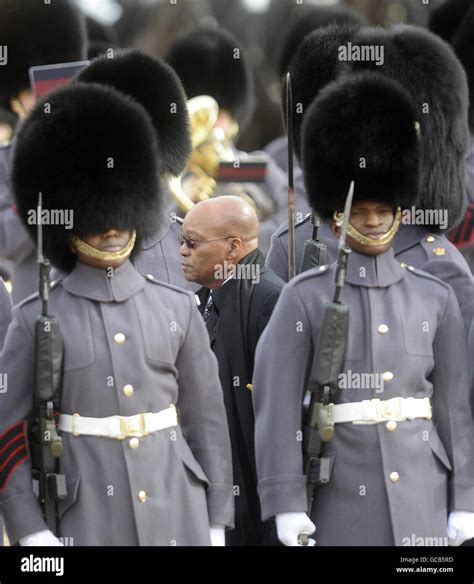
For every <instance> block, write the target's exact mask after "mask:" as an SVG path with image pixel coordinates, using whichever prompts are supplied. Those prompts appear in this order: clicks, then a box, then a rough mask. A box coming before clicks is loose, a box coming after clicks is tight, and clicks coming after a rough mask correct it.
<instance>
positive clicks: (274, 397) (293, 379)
mask: <svg viewBox="0 0 474 584" xmlns="http://www.w3.org/2000/svg"><path fill="white" fill-rule="evenodd" d="M418 116H419V112H418V110H417V108H416V107H414V105H413V102H412V100H411V99H410V96H409V95H408V93H407V92H406V91H405V90H404V89H403V88H402V87H401V86H400V85H398V84H397V83H396V82H394V81H392V80H389V79H387V78H385V77H384V76H382V75H380V74H377V73H372V72H368V73H363V74H360V75H357V76H348V77H347V78H343V79H340V80H337V81H336V82H334V83H332V84H331V85H329V86H328V87H327V88H326V89H325V90H324V92H323V93H321V95H320V96H319V97H318V98H316V99H315V101H314V102H313V104H312V105H311V107H310V108H309V110H308V111H307V114H306V119H305V120H304V123H303V131H302V160H303V171H304V173H305V181H306V185H307V187H308V196H309V197H310V201H311V203H312V206H313V208H314V210H315V211H316V212H317V213H319V214H320V215H321V216H322V217H324V218H326V219H327V220H330V218H331V217H332V222H331V225H332V229H334V231H335V233H336V235H339V234H340V232H341V229H345V220H347V217H344V214H343V213H342V214H341V212H342V211H343V210H344V200H345V195H346V193H347V191H348V190H349V185H350V184H351V181H355V193H354V203H353V207H352V212H351V213H350V218H349V224H348V226H347V244H348V245H349V246H350V248H351V249H352V251H351V252H350V253H349V257H348V263H347V269H344V270H342V269H341V268H342V266H343V264H342V263H338V266H337V275H336V282H337V284H338V289H339V297H338V298H337V297H336V298H335V299H334V301H333V297H334V288H335V284H334V282H335V277H334V270H335V268H336V266H335V265H333V266H331V267H329V266H323V267H320V268H314V269H311V270H308V271H307V272H305V273H303V274H300V275H299V276H297V277H296V278H294V279H293V280H292V281H291V282H290V283H289V284H287V285H286V286H285V288H284V289H283V292H282V294H281V296H280V300H279V302H278V304H277V306H276V307H275V310H274V312H273V315H272V317H271V319H270V321H269V323H268V326H267V328H266V329H265V331H264V333H263V335H262V337H261V339H260V342H259V344H258V347H257V353H256V360H255V362H256V367H255V373H254V381H253V388H254V404H255V412H256V434H255V441H256V456H257V470H258V475H259V493H260V500H261V505H262V513H263V519H267V518H269V517H272V516H276V523H277V530H278V536H279V538H280V540H281V541H282V542H283V543H284V544H285V545H301V543H300V544H299V543H298V542H301V541H302V538H301V537H300V536H301V535H303V536H304V535H305V534H306V535H311V533H312V532H313V531H314V527H315V525H316V527H317V531H316V534H315V539H316V541H317V543H318V544H319V545H322V546H327V545H333V546H336V545H338V546H341V545H342V546H344V545H370V546H393V545H410V542H412V541H413V539H412V538H413V537H418V538H419V537H421V538H430V540H429V541H431V542H433V539H431V538H436V541H437V542H438V545H446V544H447V542H448V537H449V540H450V542H451V543H453V544H455V545H459V544H460V543H461V542H462V541H463V540H465V539H468V538H469V537H472V533H473V532H474V457H473V452H472V444H473V440H472V428H473V425H472V417H471V410H470V401H469V400H470V383H469V374H468V357H467V352H466V343H465V340H464V339H465V336H464V334H463V329H464V323H463V320H462V316H461V312H460V309H459V305H458V302H457V300H456V297H455V295H454V293H453V290H452V289H451V287H450V286H449V285H447V284H446V283H443V282H441V281H440V280H438V279H437V278H434V277H433V276H431V275H428V274H425V273H423V272H421V271H418V270H417V269H415V268H413V267H410V266H409V267H402V266H401V265H400V263H399V262H398V261H397V260H396V259H395V257H394V253H393V249H392V247H391V244H392V240H393V236H394V233H395V231H396V229H397V227H398V223H399V221H400V207H401V206H407V205H411V204H413V202H414V201H416V198H417V195H418V188H419V176H420V158H421V153H422V151H421V149H420V138H419V136H418V132H417V130H416V128H417V124H416V122H417V121H418V120H417V117H418ZM361 152H363V153H364V156H366V157H367V162H368V164H367V167H366V168H364V169H362V168H361V167H360V165H359V157H360V153H361ZM344 273H345V278H344V277H343V276H341V274H342V275H343V274H344ZM341 278H342V279H341ZM344 281H345V285H344V286H343V287H342V285H343V284H344ZM427 289H429V291H430V292H429V294H427V293H426V290H427ZM331 301H333V302H335V303H336V304H337V303H338V305H339V306H340V305H341V303H342V304H343V305H346V306H347V307H348V311H349V321H348V322H349V324H348V330H347V331H341V333H340V334H341V335H342V334H344V335H346V336H345V339H346V346H345V349H344V353H343V359H342V367H341V370H339V371H336V372H335V373H336V374H337V377H336V383H335V384H334V385H331V386H326V385H324V386H322V387H317V390H318V391H320V392H321V393H320V394H319V393H318V394H317V396H318V398H319V399H318V402H319V406H320V409H319V415H318V417H317V419H316V422H317V423H316V428H317V431H319V433H318V434H317V435H318V436H320V444H321V454H320V456H315V460H314V462H315V463H317V462H318V461H319V463H320V466H319V468H318V465H317V464H315V465H314V468H313V467H311V473H310V477H311V478H312V479H313V478H314V474H313V473H317V474H316V478H317V477H319V479H320V480H319V486H317V487H316V491H315V492H314V503H313V505H312V507H311V508H310V509H309V513H310V517H311V520H310V519H309V518H308V516H307V514H306V512H307V511H308V499H307V484H306V477H305V475H304V470H303V469H304V467H303V449H302V438H303V436H304V432H303V427H302V404H303V396H304V394H305V391H306V390H307V389H308V388H309V387H313V386H312V384H310V385H308V383H309V382H310V379H311V381H312V379H313V373H315V374H316V375H315V377H316V376H317V375H318V374H320V373H321V372H320V371H319V370H316V371H315V372H313V371H312V366H313V365H312V364H313V359H315V355H316V354H317V352H319V351H320V350H321V351H322V352H323V353H322V356H323V357H325V358H326V361H327V360H328V359H330V358H331V357H330V355H331V354H330V353H327V352H325V351H326V349H327V347H326V344H325V343H326V341H325V338H324V337H321V336H320V334H321V330H322V323H323V318H324V317H325V312H326V306H327V305H328V304H329V303H330V302H331ZM282 341H283V342H282ZM331 360H332V359H331ZM268 363H272V367H268ZM310 373H311V375H310ZM367 376H368V377H367ZM326 390H330V391H329V393H327V391H326ZM325 404H328V405H325ZM323 459H324V460H323ZM323 462H324V464H323ZM313 522H314V524H313ZM425 541H428V539H426V540H425ZM425 545H428V544H425Z"/></svg>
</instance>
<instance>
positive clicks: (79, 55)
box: [0, 0, 87, 304]
mask: <svg viewBox="0 0 474 584" xmlns="http://www.w3.org/2000/svg"><path fill="white" fill-rule="evenodd" d="M0 42H1V44H2V45H4V46H5V47H7V62H6V64H5V65H3V66H1V67H0V105H1V107H2V108H4V109H6V110H9V111H12V112H14V113H15V114H16V115H17V116H18V117H19V119H20V120H24V119H25V118H26V117H27V115H28V113H29V112H30V110H31V109H32V108H33V106H34V102H35V98H34V95H33V92H32V90H31V88H30V80H29V77H28V69H29V68H30V67H32V66H37V65H52V64H54V63H69V62H74V61H82V60H84V59H85V58H86V57H87V34H86V27H85V21H84V18H83V16H82V14H81V13H80V12H79V10H78V9H77V8H76V6H74V4H73V3H72V2H71V1H70V0H61V1H60V2H50V3H46V2H42V1H39V2H38V1H37V0H0ZM43 146H44V143H43V141H41V142H40V143H39V144H38V148H41V147H43ZM14 147H15V140H13V141H12V142H11V143H10V144H9V145H7V146H1V147H0V257H2V258H5V259H8V260H10V261H12V262H13V264H14V266H13V276H12V285H13V290H12V297H13V302H14V303H15V304H16V303H17V302H19V301H20V300H22V299H23V298H26V297H27V296H29V295H30V294H32V293H33V292H36V290H37V288H38V266H37V264H36V252H35V247H34V244H33V241H32V239H31V238H30V236H29V235H28V232H27V230H26V229H25V227H24V225H23V223H22V221H21V219H20V217H19V216H18V213H17V211H16V206H15V203H14V198H13V193H12V186H11V167H12V157H13V149H14Z"/></svg>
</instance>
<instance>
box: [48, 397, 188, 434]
mask: <svg viewBox="0 0 474 584" xmlns="http://www.w3.org/2000/svg"><path fill="white" fill-rule="evenodd" d="M177 425H178V416H177V414H176V408H175V406H174V405H171V406H170V407H169V408H167V409H166V410H161V412H156V413H150V412H147V413H145V414H137V415H136V416H109V417H108V418H87V417H85V416H81V415H79V414H74V415H72V416H71V415H69V414H61V415H60V416H59V428H60V430H63V431H64V432H71V433H72V434H74V436H80V435H81V434H85V435H87V436H104V437H106V438H115V439H116V440H123V439H124V438H129V437H132V436H134V437H137V438H142V437H143V436H148V435H149V434H153V432H158V430H164V429H165V428H171V427H172V426H177Z"/></svg>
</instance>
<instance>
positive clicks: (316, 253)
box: [300, 212, 328, 273]
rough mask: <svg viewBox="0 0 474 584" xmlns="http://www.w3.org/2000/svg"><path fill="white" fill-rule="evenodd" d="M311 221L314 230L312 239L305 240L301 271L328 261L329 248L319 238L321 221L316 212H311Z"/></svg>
mask: <svg viewBox="0 0 474 584" xmlns="http://www.w3.org/2000/svg"><path fill="white" fill-rule="evenodd" d="M310 221H311V225H312V226H313V232H312V234H311V239H307V240H306V241H305V242H304V249H303V257H302V258H301V266H300V273H301V272H306V270H310V269H311V268H315V267H317V266H323V265H325V264H327V263H328V250H327V247H326V244H325V243H323V242H322V241H319V239H318V229H319V226H320V224H321V223H320V221H319V217H318V216H317V215H316V213H314V212H313V213H311V218H310Z"/></svg>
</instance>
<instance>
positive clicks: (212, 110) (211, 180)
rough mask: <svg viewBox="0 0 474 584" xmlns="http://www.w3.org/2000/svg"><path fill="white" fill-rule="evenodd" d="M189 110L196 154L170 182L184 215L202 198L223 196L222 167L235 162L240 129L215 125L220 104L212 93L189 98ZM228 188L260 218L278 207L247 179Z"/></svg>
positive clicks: (235, 124) (227, 192) (231, 184)
mask: <svg viewBox="0 0 474 584" xmlns="http://www.w3.org/2000/svg"><path fill="white" fill-rule="evenodd" d="M188 111H189V118H190V122H191V140H192V149H193V150H192V154H191V156H190V159H189V162H188V165H187V167H186V168H185V170H184V172H183V173H182V174H181V175H180V176H179V177H171V178H170V179H169V181H168V187H169V191H170V193H171V195H172V197H173V198H174V200H175V201H176V203H177V204H178V207H179V209H180V210H181V211H182V212H183V213H184V214H186V213H187V212H188V211H189V210H190V209H192V207H193V206H194V205H195V204H196V203H198V202H199V201H203V200H205V199H209V198H210V197H213V196H218V195H219V169H220V166H221V164H222V163H228V164H232V163H233V162H234V161H235V158H236V154H235V150H234V147H233V140H234V138H235V136H236V135H237V133H238V131H239V126H238V124H237V122H235V121H234V122H233V124H232V125H231V127H230V128H229V129H228V130H227V131H224V129H223V128H219V127H217V128H216V127H215V124H216V121H217V118H218V116H219V105H218V103H217V101H216V100H215V99H213V98H212V97H210V96H209V95H200V96H198V97H194V98H192V99H190V100H188ZM221 182H224V181H221ZM249 186H250V185H249ZM225 191H226V192H225V194H229V195H231V194H232V195H237V196H240V197H242V198H243V199H244V200H245V201H247V202H248V203H250V204H251V205H252V206H253V207H254V209H255V210H256V212H257V215H258V217H259V219H264V218H266V217H268V216H270V215H271V214H272V213H273V211H274V210H275V204H274V203H273V201H272V200H271V199H270V197H269V196H268V195H267V194H266V193H264V192H263V190H262V189H260V188H246V185H245V182H236V181H232V182H230V183H228V187H227V188H226V189H225Z"/></svg>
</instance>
